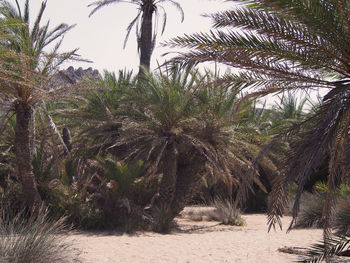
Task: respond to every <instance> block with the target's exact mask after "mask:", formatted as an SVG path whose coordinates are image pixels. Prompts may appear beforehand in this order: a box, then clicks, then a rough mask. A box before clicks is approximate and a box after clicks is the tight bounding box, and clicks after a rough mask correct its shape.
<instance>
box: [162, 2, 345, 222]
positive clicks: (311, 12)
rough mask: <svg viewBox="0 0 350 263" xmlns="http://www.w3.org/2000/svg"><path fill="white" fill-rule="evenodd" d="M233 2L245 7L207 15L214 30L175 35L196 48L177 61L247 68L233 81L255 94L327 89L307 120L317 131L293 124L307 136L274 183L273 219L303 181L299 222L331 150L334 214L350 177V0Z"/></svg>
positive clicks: (328, 204) (328, 205) (328, 208)
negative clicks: (314, 176) (310, 185)
mask: <svg viewBox="0 0 350 263" xmlns="http://www.w3.org/2000/svg"><path fill="white" fill-rule="evenodd" d="M235 2H240V3H241V4H242V5H240V6H238V7H237V8H235V9H233V10H228V11H224V12H219V13H216V14H212V15H209V17H210V18H211V19H212V20H213V25H214V27H215V30H213V31H212V32H210V33H197V34H193V35H189V36H183V37H177V38H175V39H173V40H171V41H169V42H168V44H169V45H171V46H181V47H187V48H189V49H190V50H189V51H188V52H185V53H183V54H180V55H179V56H178V57H177V60H181V61H185V62H191V61H217V62H221V63H223V64H226V65H228V66H232V67H236V68H240V69H241V70H242V71H241V72H240V73H237V74H234V75H232V76H230V79H231V80H232V81H236V82H238V83H240V84H241V87H250V88H253V89H255V90H254V92H253V95H264V94H269V93H276V92H283V91H287V90H293V91H295V90H297V89H301V90H304V91H305V90H308V89H311V88H312V89H317V90H322V89H324V88H326V89H329V92H328V93H327V95H325V96H324V98H323V104H322V105H321V106H320V107H319V108H318V110H317V112H316V113H315V115H313V116H312V117H311V118H310V119H309V120H313V121H315V122H316V125H315V126H314V127H313V129H311V130H306V131H305V130H303V125H296V126H294V131H295V130H296V129H297V130H299V132H301V133H302V136H301V140H299V141H298V143H295V144H294V145H293V146H292V149H291V154H292V159H289V160H288V161H289V162H288V165H286V166H285V169H284V170H283V172H282V173H281V175H280V176H279V179H278V180H276V181H275V184H274V187H273V191H272V194H271V200H272V201H271V204H270V211H269V213H270V217H269V221H270V223H271V224H270V226H271V225H274V224H275V223H280V220H279V216H281V215H282V213H283V207H284V206H285V205H286V195H287V191H286V189H287V186H288V184H289V183H291V182H293V181H297V182H298V191H297V196H296V199H295V204H294V209H293V215H294V220H293V221H292V223H291V226H292V225H293V223H295V217H296V216H297V212H298V207H299V199H300V196H301V193H302V191H303V189H304V187H305V185H306V184H307V182H308V180H309V178H310V175H311V173H312V172H313V171H314V170H315V169H317V167H319V166H320V165H321V163H322V160H324V159H325V156H327V155H328V156H329V158H330V162H329V177H328V189H329V190H330V191H329V194H328V198H327V200H328V201H327V202H326V206H325V210H324V211H327V213H326V214H325V216H326V218H328V217H329V212H330V211H331V204H332V200H333V194H334V191H335V189H336V187H337V186H338V185H339V183H341V182H346V181H347V180H348V178H349V177H348V171H349V168H350V167H349V164H348V162H347V161H346V160H347V158H348V154H349V149H348V145H349V128H350V125H349V124H350V118H349V115H350V96H349V94H350V92H349V91H350V80H349V77H350V67H349V65H350V47H349V39H350V24H349V21H350V3H349V1H345V0H326V1H324V0H299V1H288V0H268V1H265V0H264V1H263V0H261V1H260V0H256V1H253V2H252V1H245V0H242V1H235ZM221 29H225V30H221ZM236 29H240V31H237V30H236ZM250 96H252V95H250ZM307 122H308V120H307V121H305V122H304V123H307ZM290 132H291V130H289V131H287V132H284V134H285V135H288V134H290ZM279 139H280V138H279ZM326 222H328V220H326ZM325 228H328V225H327V224H326V225H325Z"/></svg>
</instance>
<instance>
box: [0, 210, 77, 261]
mask: <svg viewBox="0 0 350 263" xmlns="http://www.w3.org/2000/svg"><path fill="white" fill-rule="evenodd" d="M0 213H1V214H0V262H4V263H5V262H6V263H7V262H8V263H10V262H11V263H12V262H16V263H22V262H23V263H24V262H25V263H48V262H50V263H70V262H79V260H78V253H77V251H76V250H74V249H73V248H72V247H71V244H70V243H69V242H67V240H66V236H65V234H67V231H68V229H67V227H66V225H65V223H64V220H65V219H64V218H60V219H59V220H53V219H50V218H49V216H48V211H47V210H46V209H41V210H40V211H39V212H37V213H33V214H31V215H28V214H27V213H25V212H21V213H17V214H14V213H13V212H11V210H10V209H5V208H1V210H0Z"/></svg>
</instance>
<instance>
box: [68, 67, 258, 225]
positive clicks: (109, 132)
mask: <svg viewBox="0 0 350 263" xmlns="http://www.w3.org/2000/svg"><path fill="white" fill-rule="evenodd" d="M108 79H109V80H111V81H108ZM113 79H114V83H115V84H113V85H112V83H113ZM123 79H124V80H125V76H124V77H123V75H120V76H119V80H117V79H115V78H113V76H110V75H109V74H107V75H105V77H104V80H103V81H102V85H103V89H102V90H100V91H96V92H93V93H90V95H89V96H88V103H87V104H86V105H84V106H82V108H81V109H78V110H75V111H73V112H72V114H74V116H81V117H82V118H86V117H88V118H89V123H87V125H88V126H87V127H84V131H83V132H82V134H81V136H79V137H80V138H83V137H85V138H87V140H88V142H90V145H91V146H90V147H89V148H90V149H91V150H92V153H93V154H97V153H98V154H104V153H111V154H113V155H115V156H116V157H117V158H118V159H119V160H123V161H127V162H129V163H130V162H131V163H132V162H138V161H139V160H142V161H143V163H144V166H145V169H146V170H147V173H148V174H149V175H150V176H156V175H158V176H159V179H160V185H159V191H158V197H157V198H156V199H155V202H154V203H153V206H152V209H151V211H152V213H153V212H154V211H157V209H160V210H162V211H166V212H167V216H168V219H169V220H171V219H173V218H174V217H175V216H176V215H177V214H178V213H179V212H181V210H182V209H183V208H184V206H185V205H186V204H187V203H188V202H189V201H190V200H191V198H192V196H193V194H194V192H195V190H196V189H197V187H198V186H199V184H200V182H201V179H202V177H203V176H204V175H206V174H208V173H209V174H211V175H212V176H214V175H215V176H221V177H223V178H224V180H225V182H226V183H227V185H228V186H229V188H230V189H231V191H232V187H233V186H235V187H236V188H239V186H240V184H241V182H243V181H245V182H247V181H249V182H250V183H251V182H256V183H258V184H259V185H261V184H260V182H259V178H258V176H257V174H254V175H253V176H252V177H250V178H244V177H243V174H244V173H243V171H246V170H247V169H248V168H249V167H250V166H251V164H252V162H251V160H252V158H249V156H247V155H246V152H247V151H246V150H247V148H248V147H246V146H247V142H248V141H249V140H250V139H249V138H240V137H239V135H238V132H239V129H237V127H236V126H237V123H235V122H234V121H233V120H232V118H231V112H232V104H233V102H235V99H236V96H237V94H236V93H235V92H234V89H231V87H230V86H227V87H225V86H221V87H218V86H217V85H218V84H217V83H216V82H215V81H214V80H213V79H210V78H209V79H208V78H207V76H206V75H205V76H202V75H200V74H199V73H198V72H197V71H195V70H192V69H189V68H187V69H181V68H179V67H177V66H175V67H171V68H169V69H168V71H164V72H162V71H160V72H159V73H158V74H154V75H152V74H146V75H145V80H144V81H142V82H141V83H138V84H137V85H136V84H135V83H134V84H132V82H131V83H127V82H126V83H125V82H124V80H123ZM107 82H108V85H106V84H107ZM108 97H111V98H115V99H113V100H110V99H108ZM93 105H94V106H93ZM95 108H98V109H101V110H99V111H98V112H96V111H95V110H94V109H95ZM79 112H80V113H79ZM94 116H95V117H94ZM79 123H81V122H80V121H79ZM245 137H248V136H245ZM244 140H246V141H244ZM231 146H232V147H231ZM156 216H157V214H156V215H155V217H156ZM158 230H160V229H158Z"/></svg>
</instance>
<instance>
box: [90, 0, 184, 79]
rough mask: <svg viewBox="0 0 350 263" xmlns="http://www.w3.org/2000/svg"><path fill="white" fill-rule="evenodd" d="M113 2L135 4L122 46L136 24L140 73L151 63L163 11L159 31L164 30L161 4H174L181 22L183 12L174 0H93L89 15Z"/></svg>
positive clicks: (164, 18)
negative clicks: (134, 11)
mask: <svg viewBox="0 0 350 263" xmlns="http://www.w3.org/2000/svg"><path fill="white" fill-rule="evenodd" d="M114 3H129V4H133V5H135V6H137V9H138V12H137V15H136V17H135V18H134V19H133V20H132V21H131V22H130V24H129V26H128V27H127V33H126V37H125V40H124V48H125V45H126V43H127V40H128V38H129V34H130V32H131V30H132V29H133V27H134V26H136V36H137V43H138V49H139V51H140V73H142V68H143V67H144V68H145V69H147V70H149V68H150V65H151V55H152V52H153V49H154V45H155V42H156V37H157V32H158V28H157V25H158V21H157V20H158V18H159V16H160V15H161V14H162V13H163V21H162V29H161V33H163V32H164V29H165V26H166V21H167V13H166V11H165V9H164V7H163V6H162V4H163V3H169V4H172V5H173V6H175V7H176V9H177V10H178V11H179V12H180V14H181V22H182V21H183V20H184V13H183V10H182V8H181V6H180V4H179V3H178V2H177V1H174V0H128V1H123V0H100V1H95V2H93V3H91V4H90V5H89V7H90V6H92V7H94V9H93V10H92V11H91V13H90V15H89V16H92V15H93V14H94V13H95V12H96V11H97V10H99V9H100V8H102V7H104V6H107V5H110V4H114ZM154 17H155V19H156V21H155V26H154V25H153V22H154Z"/></svg>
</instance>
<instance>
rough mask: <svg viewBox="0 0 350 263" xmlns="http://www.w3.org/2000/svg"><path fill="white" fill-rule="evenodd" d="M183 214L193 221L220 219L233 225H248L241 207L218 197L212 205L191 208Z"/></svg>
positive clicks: (226, 223)
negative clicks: (236, 206) (242, 214)
mask: <svg viewBox="0 0 350 263" xmlns="http://www.w3.org/2000/svg"><path fill="white" fill-rule="evenodd" d="M183 216H184V218H187V219H189V220H192V221H218V222H221V223H223V224H225V225H233V226H244V225H246V222H245V220H244V218H242V216H241V213H240V211H239V209H237V208H235V207H234V205H233V204H232V203H231V202H230V201H228V200H226V201H225V200H221V199H216V200H215V201H213V202H212V203H211V207H206V208H205V209H189V210H188V211H185V212H184V213H183Z"/></svg>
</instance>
